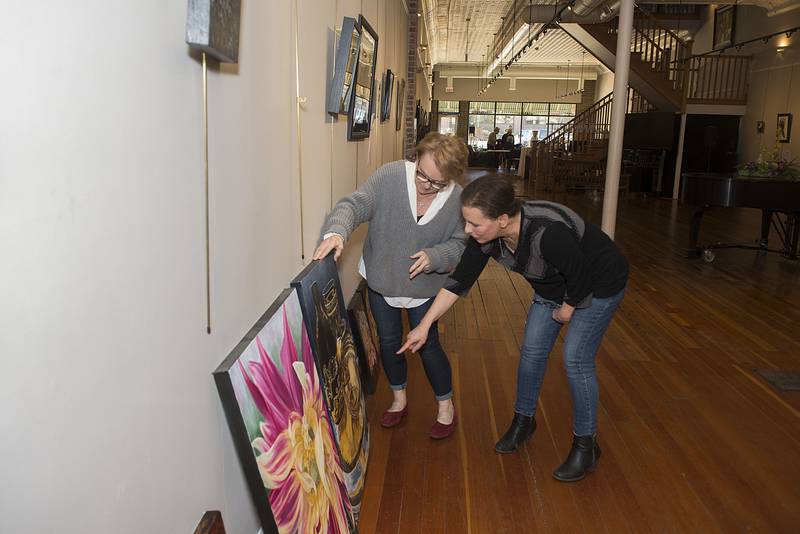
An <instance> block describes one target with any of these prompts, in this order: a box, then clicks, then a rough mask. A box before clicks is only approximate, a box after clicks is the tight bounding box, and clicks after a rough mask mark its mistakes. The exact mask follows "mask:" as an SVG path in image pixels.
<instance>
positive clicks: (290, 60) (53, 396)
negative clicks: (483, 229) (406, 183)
mask: <svg viewBox="0 0 800 534" xmlns="http://www.w3.org/2000/svg"><path fill="white" fill-rule="evenodd" d="M312 4H313V5H312ZM362 4H363V12H364V13H365V15H367V17H368V18H369V20H370V22H371V23H373V26H374V27H375V28H376V29H377V30H378V32H379V33H380V37H381V42H380V44H381V45H383V44H384V43H387V42H389V41H391V40H392V39H391V38H390V39H388V40H387V39H384V36H385V35H394V40H395V41H396V43H397V45H399V44H402V43H404V40H403V39H398V38H397V34H396V33H395V32H402V31H404V29H403V25H404V24H405V23H404V22H403V21H404V18H402V17H404V13H403V8H402V3H401V0H363V2H362V1H361V0H340V1H339V2H336V3H333V2H329V1H328V0H316V1H315V2H313V3H312V2H301V9H300V12H299V13H298V15H299V20H300V26H301V33H300V39H301V41H300V42H301V45H300V51H299V53H300V60H301V69H300V92H301V94H303V95H307V96H308V97H309V98H310V100H309V103H308V105H307V107H306V110H305V111H304V112H303V113H302V117H301V129H302V136H303V140H302V148H303V150H302V164H303V179H304V191H303V199H302V200H303V206H304V213H305V216H304V222H305V235H304V236H303V238H302V240H301V235H300V215H299V213H300V200H301V199H300V195H299V187H298V183H299V175H298V150H297V146H298V145H297V143H296V142H295V139H296V128H295V125H296V115H295V113H294V110H295V105H294V103H295V91H296V88H295V78H294V65H295V61H294V51H293V43H294V39H293V34H292V28H293V25H294V17H293V12H292V5H293V2H290V1H289V0H280V1H273V2H243V13H242V35H241V47H240V62H239V64H238V66H223V67H221V68H220V67H217V66H212V68H211V70H210V73H209V115H210V117H209V120H210V136H209V141H210V176H211V193H210V207H211V275H212V278H211V280H212V282H211V283H212V288H211V293H212V328H213V331H212V334H211V335H210V336H209V335H207V334H206V333H205V313H206V311H205V266H204V264H205V260H204V256H205V238H204V215H203V213H204V212H203V202H204V201H203V199H204V190H203V159H202V85H201V67H200V63H199V62H198V60H197V58H196V57H193V56H192V55H191V54H190V53H189V51H188V49H187V47H186V45H185V44H184V43H183V40H184V25H185V17H186V2H185V1H184V2H155V1H153V0H149V1H144V2H133V3H132V2H123V1H121V0H106V1H103V2H100V1H99V0H91V1H85V2H80V3H65V2H60V1H55V0H40V1H38V2H27V3H24V2H21V3H15V4H14V5H13V6H10V7H8V8H7V9H6V10H5V12H4V15H3V17H2V18H0V47H2V49H3V50H5V51H6V56H5V63H4V69H5V72H6V76H4V81H3V83H2V84H0V121H2V127H1V128H0V250H2V261H0V302H1V303H2V304H1V305H0V325H2V326H0V354H2V355H3V356H2V358H0V371H1V372H2V376H4V377H5V382H4V385H3V387H2V388H0V475H1V476H2V480H3V484H2V485H0V532H3V533H6V532H7V533H15V534H17V533H19V534H27V533H33V534H39V533H44V532H59V533H64V534H71V533H80V534H87V533H89V534H91V533H103V534H107V533H110V532H113V533H127V532H153V533H162V532H163V533H177V532H191V531H192V530H193V528H194V526H195V525H196V524H197V522H198V521H199V519H200V517H201V516H202V514H203V512H204V511H205V510H210V509H221V510H222V512H223V517H224V520H225V523H226V526H227V528H228V532H231V533H233V534H239V533H244V534H251V533H253V534H254V533H255V532H256V531H257V530H258V521H257V519H256V516H255V513H254V510H253V507H252V505H251V502H250V497H249V494H248V493H247V490H246V487H245V485H244V481H243V478H242V476H241V473H240V470H239V466H238V462H237V460H236V458H235V454H234V452H233V448H232V446H231V440H230V437H229V434H228V430H227V427H226V425H225V423H224V419H223V416H222V411H221V409H220V406H219V401H218V398H217V394H216V391H215V389H214V387H213V383H212V379H211V372H212V371H213V369H214V368H215V367H216V365H217V364H218V363H219V362H220V361H221V360H222V359H223V358H224V356H225V355H226V354H227V353H228V352H229V351H230V350H231V349H232V348H233V347H234V346H235V344H236V343H237V342H238V341H239V339H240V338H241V337H242V335H244V333H245V332H246V331H247V330H248V329H249V327H250V326H251V325H252V324H253V322H254V321H255V320H256V319H257V318H258V316H259V315H260V314H261V313H263V311H264V310H265V309H266V308H267V306H268V305H269V304H270V303H271V301H272V300H273V299H274V298H275V296H276V295H277V294H278V293H279V292H280V291H281V289H282V288H283V287H285V286H286V285H287V284H288V282H289V280H290V279H291V278H292V277H293V276H294V274H295V273H296V272H298V271H299V270H300V269H301V268H302V265H303V261H302V260H301V257H300V251H301V243H302V244H303V246H304V247H305V251H306V255H307V257H308V256H309V255H310V252H311V250H312V249H313V245H314V244H315V242H316V237H317V232H318V230H319V226H320V224H321V222H322V219H323V217H324V215H325V211H326V210H327V209H329V208H330V205H331V204H332V202H333V201H334V200H335V198H337V197H338V196H340V195H342V194H345V193H347V192H349V191H351V190H352V189H353V188H354V187H355V185H356V182H357V181H359V182H360V181H362V180H364V179H365V178H366V177H367V176H368V174H369V172H370V171H371V170H373V169H374V168H375V167H377V166H378V165H379V164H380V163H381V162H383V161H388V160H391V159H395V158H397V157H399V154H400V153H401V148H400V142H401V141H400V137H401V135H400V134H401V132H397V133H395V131H394V106H393V112H392V120H391V122H387V123H385V124H384V125H383V126H378V127H377V130H376V132H375V134H374V135H373V137H371V138H370V140H371V141H362V142H358V143H351V142H347V141H346V140H345V137H346V134H345V131H346V126H345V124H344V121H343V120H342V121H339V122H336V123H333V122H332V121H331V120H330V119H328V118H327V117H326V116H325V113H324V102H325V95H326V91H327V88H326V86H325V82H326V69H327V68H328V67H329V66H330V65H329V56H331V53H332V50H331V44H330V43H331V42H332V35H333V27H334V25H338V24H340V23H341V18H342V16H343V15H345V14H346V15H350V16H357V15H358V13H359V10H360V9H362ZM334 5H338V8H339V9H338V12H337V13H335V12H334V7H333V6H334ZM401 15H402V16H401ZM387 17H395V18H396V17H401V18H402V20H399V21H398V20H396V19H387ZM397 45H396V46H395V47H394V50H393V51H391V52H390V53H387V51H386V47H384V46H381V47H380V55H381V60H380V63H379V71H380V72H382V71H383V70H385V68H386V66H391V67H392V70H394V71H396V72H398V73H404V72H405V68H404V64H402V63H400V62H401V61H404V57H405V54H404V50H403V49H401V48H403V47H400V46H397ZM401 75H403V76H404V74H401ZM390 124H391V128H389V127H388V125H390ZM370 143H371V144H370ZM358 246H359V244H358V243H356V244H355V246H354V247H351V249H350V250H349V251H348V255H347V260H346V262H345V265H343V267H342V268H343V269H345V271H344V273H343V274H344V275H345V276H344V284H345V293H347V294H349V293H350V292H352V288H353V286H354V284H355V280H356V276H355V274H354V271H353V269H352V265H353V264H354V261H355V258H357V256H358V250H357V249H358Z"/></svg>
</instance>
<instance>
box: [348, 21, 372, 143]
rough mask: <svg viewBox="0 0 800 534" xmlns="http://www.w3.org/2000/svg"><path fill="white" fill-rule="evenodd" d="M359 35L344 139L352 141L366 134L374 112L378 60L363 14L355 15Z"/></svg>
mask: <svg viewBox="0 0 800 534" xmlns="http://www.w3.org/2000/svg"><path fill="white" fill-rule="evenodd" d="M358 26H359V28H360V30H361V32H360V33H361V36H360V38H359V44H358V63H357V64H356V68H355V76H354V77H353V91H352V94H351V98H350V109H349V110H348V112H347V139H348V140H350V141H355V140H358V139H366V138H367V137H369V134H370V130H371V128H372V117H373V116H374V114H375V68H376V64H377V61H378V34H377V33H376V32H375V30H374V29H373V28H372V26H370V24H369V22H367V19H366V18H364V15H359V16H358Z"/></svg>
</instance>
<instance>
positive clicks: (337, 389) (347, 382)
mask: <svg viewBox="0 0 800 534" xmlns="http://www.w3.org/2000/svg"><path fill="white" fill-rule="evenodd" d="M291 285H292V287H294V288H295V289H297V294H298V297H299V298H300V307H301V309H302V310H303V319H304V321H305V325H306V329H307V330H308V332H309V341H310V343H311V349H312V350H313V351H314V356H315V357H316V362H317V371H318V372H319V376H320V382H321V385H322V393H323V397H324V399H325V403H326V404H327V406H328V414H329V416H330V421H331V425H332V427H333V433H334V436H335V437H336V444H337V446H338V450H339V460H340V462H341V465H342V469H343V470H344V480H345V485H346V487H347V494H348V497H349V502H350V508H351V509H352V512H353V516H354V517H355V518H356V521H358V513H359V510H360V508H361V496H362V494H363V492H364V480H365V477H366V472H367V460H368V458H369V425H368V424H367V410H366V403H365V400H364V389H363V387H362V384H361V369H360V367H359V364H358V355H357V353H356V346H355V341H354V340H353V334H352V331H351V328H350V321H349V320H348V317H347V310H346V308H345V305H344V298H343V296H342V288H341V285H340V284H339V273H338V271H337V270H336V264H335V263H334V261H333V256H332V255H328V256H327V257H326V258H325V259H323V260H320V261H314V262H311V263H310V264H309V265H308V266H307V267H306V268H305V269H303V271H302V272H301V273H300V274H299V275H297V277H296V278H295V279H294V280H292V283H291Z"/></svg>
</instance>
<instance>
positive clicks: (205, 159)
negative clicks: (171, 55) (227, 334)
mask: <svg viewBox="0 0 800 534" xmlns="http://www.w3.org/2000/svg"><path fill="white" fill-rule="evenodd" d="M203 165H204V168H205V188H206V198H205V202H206V333H208V334H210V333H211V243H210V241H211V237H210V232H209V221H208V219H209V210H208V62H207V61H206V53H205V52H203Z"/></svg>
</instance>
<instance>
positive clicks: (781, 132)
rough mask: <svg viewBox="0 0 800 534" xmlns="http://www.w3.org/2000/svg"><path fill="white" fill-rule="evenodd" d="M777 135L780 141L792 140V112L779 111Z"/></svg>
mask: <svg viewBox="0 0 800 534" xmlns="http://www.w3.org/2000/svg"><path fill="white" fill-rule="evenodd" d="M775 136H776V138H777V139H778V142H779V143H788V142H790V141H791V140H792V114H791V113H778V124H777V130H776V132H775Z"/></svg>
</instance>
